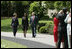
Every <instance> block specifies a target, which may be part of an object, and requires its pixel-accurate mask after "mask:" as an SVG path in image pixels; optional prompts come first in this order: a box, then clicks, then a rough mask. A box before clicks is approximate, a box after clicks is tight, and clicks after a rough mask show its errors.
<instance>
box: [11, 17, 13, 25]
mask: <svg viewBox="0 0 72 49" xmlns="http://www.w3.org/2000/svg"><path fill="white" fill-rule="evenodd" d="M12 24H13V18H12V22H11V26H12Z"/></svg>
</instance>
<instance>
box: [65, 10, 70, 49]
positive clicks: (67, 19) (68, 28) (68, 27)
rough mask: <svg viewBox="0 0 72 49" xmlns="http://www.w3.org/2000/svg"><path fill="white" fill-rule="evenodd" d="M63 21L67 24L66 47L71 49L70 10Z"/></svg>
mask: <svg viewBox="0 0 72 49" xmlns="http://www.w3.org/2000/svg"><path fill="white" fill-rule="evenodd" d="M64 21H65V23H67V36H68V46H69V48H71V9H70V13H69V14H68V15H67V17H66V19H65V20H64Z"/></svg>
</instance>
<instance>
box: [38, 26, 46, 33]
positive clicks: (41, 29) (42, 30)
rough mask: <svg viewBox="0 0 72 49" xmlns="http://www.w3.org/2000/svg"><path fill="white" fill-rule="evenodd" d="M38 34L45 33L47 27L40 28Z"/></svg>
mask: <svg viewBox="0 0 72 49" xmlns="http://www.w3.org/2000/svg"><path fill="white" fill-rule="evenodd" d="M39 33H47V27H46V26H42V27H41V28H40V29H39Z"/></svg>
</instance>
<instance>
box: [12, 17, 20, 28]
mask: <svg viewBox="0 0 72 49" xmlns="http://www.w3.org/2000/svg"><path fill="white" fill-rule="evenodd" d="M18 25H19V22H18V18H15V17H12V23H11V26H15V27H17V26H18Z"/></svg>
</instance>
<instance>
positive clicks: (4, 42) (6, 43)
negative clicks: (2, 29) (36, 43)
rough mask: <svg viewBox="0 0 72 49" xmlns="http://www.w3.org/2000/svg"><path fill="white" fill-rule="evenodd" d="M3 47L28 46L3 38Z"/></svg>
mask: <svg viewBox="0 0 72 49" xmlns="http://www.w3.org/2000/svg"><path fill="white" fill-rule="evenodd" d="M1 48H27V46H25V45H21V44H18V43H15V42H11V41H8V40H4V39H1Z"/></svg>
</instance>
